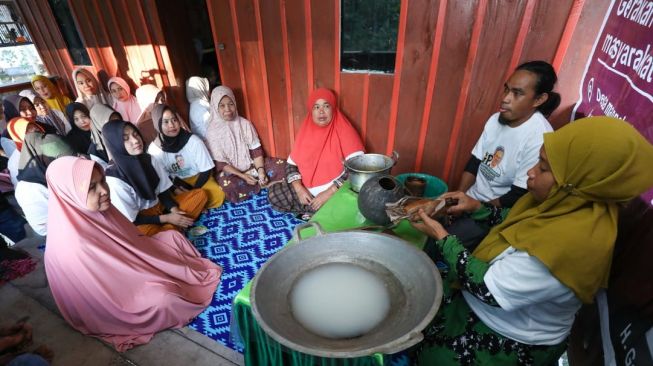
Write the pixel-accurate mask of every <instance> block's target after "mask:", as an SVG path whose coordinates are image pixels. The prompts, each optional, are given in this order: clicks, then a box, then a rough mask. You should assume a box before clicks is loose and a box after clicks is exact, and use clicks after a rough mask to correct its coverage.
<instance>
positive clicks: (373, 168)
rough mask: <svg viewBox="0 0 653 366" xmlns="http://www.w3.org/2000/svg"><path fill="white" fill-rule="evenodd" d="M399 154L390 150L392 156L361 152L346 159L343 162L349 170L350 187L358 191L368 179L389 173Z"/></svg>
mask: <svg viewBox="0 0 653 366" xmlns="http://www.w3.org/2000/svg"><path fill="white" fill-rule="evenodd" d="M397 160H399V154H398V153H397V152H396V151H393V152H392V157H389V156H386V155H382V154H363V155H357V156H354V157H353V158H349V159H347V160H346V161H345V162H344V164H345V168H347V171H348V172H349V181H350V182H351V189H352V190H353V191H354V192H359V191H360V190H361V187H362V186H363V184H365V182H367V180H368V179H370V178H372V177H376V176H379V175H387V174H390V170H391V169H392V167H393V166H394V165H395V164H397Z"/></svg>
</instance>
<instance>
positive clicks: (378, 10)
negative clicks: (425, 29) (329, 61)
mask: <svg viewBox="0 0 653 366" xmlns="http://www.w3.org/2000/svg"><path fill="white" fill-rule="evenodd" d="M341 5H342V6H341V7H340V9H341V27H340V29H341V34H340V37H341V41H340V45H341V51H340V68H341V70H343V71H368V72H369V71H377V72H385V73H392V72H394V69H395V55H396V52H397V29H398V27H399V10H400V0H375V1H369V0H342V3H341Z"/></svg>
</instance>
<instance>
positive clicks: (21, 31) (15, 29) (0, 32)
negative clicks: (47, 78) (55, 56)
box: [0, 1, 47, 86]
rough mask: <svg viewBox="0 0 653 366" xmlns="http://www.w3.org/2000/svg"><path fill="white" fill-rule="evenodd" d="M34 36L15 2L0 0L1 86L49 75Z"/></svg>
mask: <svg viewBox="0 0 653 366" xmlns="http://www.w3.org/2000/svg"><path fill="white" fill-rule="evenodd" d="M32 42H33V41H32V36H31V35H30V34H29V32H28V31H27V27H26V26H25V23H24V22H23V20H22V19H21V18H20V15H19V12H18V10H17V8H16V4H15V3H14V2H13V1H0V86H6V85H13V84H19V83H23V82H29V81H30V80H31V79H32V76H34V75H35V74H41V75H47V71H46V69H45V66H44V65H43V61H42V60H41V57H40V56H39V54H38V52H37V51H36V47H34V44H33V43H32Z"/></svg>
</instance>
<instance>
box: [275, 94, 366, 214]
mask: <svg viewBox="0 0 653 366" xmlns="http://www.w3.org/2000/svg"><path fill="white" fill-rule="evenodd" d="M307 108H308V111H309V113H308V115H307V116H306V118H305V119H304V122H303V123H302V126H301V128H300V129H299V134H298V135H297V138H296V139H295V145H294V146H293V148H292V151H291V152H290V156H289V157H288V164H287V166H286V180H285V181H283V182H282V183H281V184H276V185H273V186H272V187H270V190H269V193H268V199H269V200H270V203H271V204H272V207H274V208H275V209H276V210H278V211H286V212H293V213H297V214H301V215H302V218H304V219H308V218H309V217H310V215H311V214H312V213H314V212H315V211H317V210H318V209H319V208H320V207H322V205H323V204H324V203H325V202H326V201H327V200H328V199H329V198H330V197H331V196H332V195H333V194H334V193H335V192H336V191H337V190H338V188H339V187H340V186H341V185H342V184H343V183H344V180H345V179H346V178H347V177H346V175H345V169H344V166H343V165H342V161H343V160H346V159H349V158H351V157H352V156H356V155H360V154H363V152H364V147H363V142H362V141H361V138H360V137H359V136H358V133H357V132H356V130H355V129H354V128H353V127H352V125H351V123H349V121H348V120H347V117H345V116H344V115H343V114H342V113H341V112H340V111H339V110H338V106H337V101H336V96H335V94H333V92H332V91H330V90H328V89H324V88H320V89H317V90H314V91H313V92H312V93H311V95H310V96H309V98H308V104H307Z"/></svg>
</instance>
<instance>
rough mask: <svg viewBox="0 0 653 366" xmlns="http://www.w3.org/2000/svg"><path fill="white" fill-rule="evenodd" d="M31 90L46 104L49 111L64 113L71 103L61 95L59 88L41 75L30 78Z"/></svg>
mask: <svg viewBox="0 0 653 366" xmlns="http://www.w3.org/2000/svg"><path fill="white" fill-rule="evenodd" d="M32 88H34V91H35V92H36V93H37V94H38V95H39V96H41V98H43V99H44V100H45V102H46V103H48V106H50V108H51V109H57V110H59V111H61V112H63V113H65V112H66V106H67V105H68V104H70V103H71V102H72V100H70V98H68V97H67V96H65V95H63V94H61V92H60V91H59V88H58V87H57V86H56V85H54V84H53V83H52V82H51V81H50V79H48V78H47V77H45V76H43V75H36V76H34V77H33V78H32Z"/></svg>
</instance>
